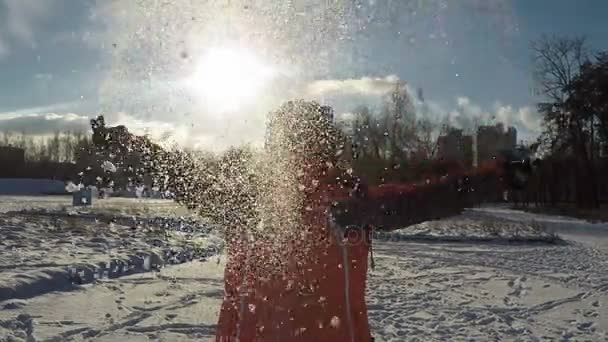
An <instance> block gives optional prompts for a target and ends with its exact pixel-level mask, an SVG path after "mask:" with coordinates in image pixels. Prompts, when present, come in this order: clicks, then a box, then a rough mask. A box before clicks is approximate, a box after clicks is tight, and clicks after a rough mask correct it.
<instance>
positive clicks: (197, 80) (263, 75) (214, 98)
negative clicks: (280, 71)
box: [188, 46, 274, 112]
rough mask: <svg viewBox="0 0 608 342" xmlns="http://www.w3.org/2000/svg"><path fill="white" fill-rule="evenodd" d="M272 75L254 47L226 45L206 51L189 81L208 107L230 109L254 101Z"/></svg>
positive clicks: (235, 108)
mask: <svg viewBox="0 0 608 342" xmlns="http://www.w3.org/2000/svg"><path fill="white" fill-rule="evenodd" d="M273 75H274V70H273V68H272V67H270V66H269V65H268V64H266V63H264V62H263V61H262V60H261V59H260V58H259V57H258V56H256V55H255V54H254V53H253V52H252V51H251V50H249V49H246V48H243V47H235V46H224V47H214V48H210V49H208V50H207V51H206V53H205V54H204V55H203V56H202V58H201V59H200V60H199V61H198V63H197V65H196V69H195V71H194V73H193V74H192V76H191V77H190V79H189V82H188V83H189V84H190V88H191V89H192V90H193V91H194V92H195V94H196V95H197V97H199V99H200V100H201V101H202V102H203V103H204V104H206V105H207V106H208V107H209V109H211V110H215V111H219V112H229V111H235V110H238V109H239V108H241V107H242V106H244V105H246V104H248V103H251V102H253V101H255V99H256V97H257V96H259V95H260V93H261V91H262V90H263V89H264V87H265V86H267V85H268V82H269V81H270V80H271V79H272V77H273Z"/></svg>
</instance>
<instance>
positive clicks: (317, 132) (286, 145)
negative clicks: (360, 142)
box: [265, 100, 344, 168]
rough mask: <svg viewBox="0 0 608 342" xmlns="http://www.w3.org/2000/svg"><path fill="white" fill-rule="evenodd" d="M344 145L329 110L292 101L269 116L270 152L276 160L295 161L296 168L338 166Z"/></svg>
mask: <svg viewBox="0 0 608 342" xmlns="http://www.w3.org/2000/svg"><path fill="white" fill-rule="evenodd" d="M343 145H344V139H343V137H342V135H341V132H340V131H339V130H338V129H337V128H336V126H335V124H334V123H333V120H332V117H331V109H329V107H324V106H321V105H319V104H318V103H316V102H307V101H302V100H299V101H289V102H287V103H285V104H284V105H282V106H281V107H280V108H279V109H278V110H276V111H274V112H272V113H270V115H269V118H268V125H267V128H266V146H265V149H266V151H267V152H268V153H269V154H270V155H271V156H273V158H275V159H285V160H289V161H291V162H292V163H294V164H295V165H293V166H294V167H296V168H300V167H307V166H313V167H324V166H327V165H328V164H335V163H336V161H337V160H338V158H339V156H340V153H341V151H342V149H343Z"/></svg>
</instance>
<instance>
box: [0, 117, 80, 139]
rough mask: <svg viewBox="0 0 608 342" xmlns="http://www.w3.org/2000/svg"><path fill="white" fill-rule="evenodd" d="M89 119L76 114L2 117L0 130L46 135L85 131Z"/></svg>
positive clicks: (0, 118)
mask: <svg viewBox="0 0 608 342" xmlns="http://www.w3.org/2000/svg"><path fill="white" fill-rule="evenodd" d="M88 127H89V118H88V117H86V116H82V115H78V114H75V113H61V114H60V113H43V114H41V113H30V114H19V115H13V116H6V117H4V116H2V115H0V130H2V131H12V132H26V133H29V134H35V135H46V134H51V133H53V132H57V131H59V132H65V131H84V130H87V129H88Z"/></svg>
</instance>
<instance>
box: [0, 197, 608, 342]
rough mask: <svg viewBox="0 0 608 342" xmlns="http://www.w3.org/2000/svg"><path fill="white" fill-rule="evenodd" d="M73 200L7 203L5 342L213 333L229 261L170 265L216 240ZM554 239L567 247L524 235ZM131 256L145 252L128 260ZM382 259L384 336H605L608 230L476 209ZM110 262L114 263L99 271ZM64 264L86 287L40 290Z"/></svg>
mask: <svg viewBox="0 0 608 342" xmlns="http://www.w3.org/2000/svg"><path fill="white" fill-rule="evenodd" d="M69 202H70V199H69V198H68V197H27V198H26V197H0V203H1V204H0V205H1V206H2V207H3V210H2V211H4V212H7V211H12V210H21V209H24V208H27V209H30V211H27V212H20V213H9V214H6V213H5V214H2V217H1V219H0V228H2V231H1V232H0V234H2V236H3V239H2V242H1V244H0V256H2V258H1V259H0V297H1V296H5V298H3V299H2V300H0V341H22V340H23V341H26V340H29V341H83V340H94V341H150V340H152V341H207V340H213V338H212V336H213V335H214V326H215V323H216V320H217V314H218V309H219V305H220V302H221V298H222V278H223V264H224V261H225V260H224V259H223V258H222V257H221V256H219V255H213V256H207V257H205V256H192V255H191V257H190V258H189V259H188V260H193V261H189V262H183V261H186V260H182V262H183V263H181V262H175V265H168V263H166V262H165V261H164V260H165V259H166V258H167V255H166V253H165V252H166V249H167V248H166V247H169V248H170V249H175V248H178V247H181V248H186V247H188V246H192V245H194V246H195V247H198V248H199V249H200V248H202V249H203V250H205V251H208V250H207V249H206V248H208V247H214V248H215V247H218V245H219V244H220V243H221V241H218V239H217V236H212V234H211V233H209V231H208V230H207V231H205V230H204V229H203V231H204V234H206V235H205V236H196V234H193V233H192V232H189V231H188V229H184V226H185V227H186V228H187V227H188V225H187V224H186V225H184V224H183V222H181V223H179V221H178V226H179V227H181V228H180V229H171V232H172V233H171V234H170V236H169V237H165V238H160V237H154V238H152V237H151V236H152V235H154V234H156V233H157V230H155V228H154V227H155V224H156V226H158V223H154V222H157V221H145V220H140V219H141V218H142V217H143V218H146V217H147V218H157V217H160V216H163V215H166V216H172V217H175V216H176V215H184V211H183V209H181V208H177V207H175V205H173V204H171V203H170V202H165V201H154V200H152V201H138V200H134V199H130V200H124V199H121V200H118V199H112V200H110V201H108V202H103V203H102V202H98V203H97V204H96V205H95V206H94V207H92V208H87V209H83V210H79V211H74V210H73V208H70V207H69ZM40 209H44V211H41V210H40ZM133 216H135V217H136V218H137V219H135V221H133V222H135V223H133V222H130V221H129V220H128V218H129V217H133ZM112 217H118V218H119V219H115V220H113V221H112V220H110V218H112ZM95 218H97V219H95ZM70 220H72V223H71V224H65V225H64V224H63V223H59V224H57V222H63V221H66V222H67V221H70ZM138 220H139V221H138ZM137 222H139V226H137ZM146 222H147V223H146ZM150 222H152V223H150ZM162 222H164V223H163V224H165V226H170V227H173V228H175V226H176V223H175V222H174V221H162ZM167 222H169V223H167ZM186 222H190V223H192V221H186ZM134 227H136V228H134ZM100 231H103V232H104V233H103V236H99V235H100V234H99V232H100ZM127 231H128V232H127ZM11 232H12V233H11ZM514 232H515V233H514ZM59 233H61V234H63V236H62V237H57V234H59ZM553 233H557V234H559V235H560V236H561V237H562V238H564V240H565V241H566V242H565V243H546V241H545V240H543V239H540V240H539V241H536V242H534V243H524V242H522V241H524V240H525V238H526V237H538V236H541V237H551V236H553ZM7 234H9V236H12V238H10V239H5V238H4V237H5V236H7ZM10 234H12V235H10ZM95 234H97V235H95ZM121 234H122V235H121ZM513 237H517V239H513ZM53 239H55V240H53ZM61 239H64V240H65V242H66V243H65V245H62V244H61V243H60V241H59V240H61ZM154 239H158V240H162V241H164V243H165V245H160V244H159V243H158V241H157V242H155V241H156V240H154ZM36 240H38V241H36ZM32 241H33V242H34V243H32ZM95 241H96V242H95ZM125 241H128V245H127V246H124V243H125ZM68 242H69V243H68ZM72 242H74V243H72ZM121 247H124V248H122V249H121ZM62 248H63V249H62ZM133 251H139V252H141V253H140V256H142V255H143V257H142V258H141V259H129V255H130V253H131V252H133ZM145 251H148V252H147V253H148V254H145V253H144V252H145ZM150 251H156V252H155V253H156V254H158V255H157V257H151V255H153V254H152V253H151V252H150ZM163 253H165V254H163ZM156 254H154V255H156ZM146 256H147V257H148V258H147V259H146ZM374 257H375V262H376V267H375V269H374V270H372V271H370V274H369V282H368V294H367V296H368V298H367V301H368V306H369V311H370V313H369V314H370V323H371V325H372V329H373V334H374V336H375V337H376V340H377V341H410V340H411V341H435V340H439V341H445V340H456V341H460V340H475V341H488V340H489V341H494V340H512V341H542V340H571V341H605V340H607V339H608V337H607V335H606V334H607V332H608V225H606V224H604V225H600V224H589V223H586V222H584V221H580V220H573V219H566V218H560V217H551V216H542V215H535V214H530V213H523V212H518V211H513V210H509V209H506V208H499V207H488V208H480V209H473V210H469V211H466V212H465V213H464V214H463V215H461V216H459V217H455V218H451V219H448V220H441V221H437V222H429V223H425V224H423V225H418V226H415V227H410V228H407V229H403V230H400V231H397V232H395V233H391V234H390V236H389V235H385V236H382V240H376V241H375V243H374ZM104 258H105V259H106V261H109V260H114V263H112V264H111V265H107V267H105V268H104V267H103V261H102V260H104ZM115 260H122V261H124V262H125V263H120V262H116V261H115ZM129 260H131V261H132V262H131V263H130V264H128V261H129ZM138 260H139V261H138ZM157 263H161V264H165V265H166V266H167V267H156V266H155V264H157ZM69 265H80V266H79V267H81V269H80V272H82V277H80V278H77V279H79V280H81V283H80V284H77V285H73V284H71V283H70V284H67V285H69V286H67V285H66V286H65V287H64V288H58V289H57V290H61V291H53V292H49V291H46V290H45V289H44V286H47V285H49V283H50V282H51V281H52V280H53V279H55V280H57V279H61V277H59V278H58V277H57V273H53V272H59V274H60V275H62V274H63V275H65V274H66V273H65V271H64V270H65V269H66V266H69ZM82 265H84V266H82ZM87 265H88V266H87ZM127 266H128V267H127ZM121 267H122V271H121ZM68 268H69V267H68ZM51 270H54V271H51ZM61 272H64V273H61ZM104 272H105V273H104ZM121 272H122V273H121ZM95 274H97V275H99V274H101V276H95ZM68 276H69V277H70V278H68V279H69V280H70V281H71V282H73V281H74V277H73V274H69V273H68ZM89 278H90V281H89V280H87V279H89ZM35 279H38V283H37V284H38V286H33V287H31V288H30V289H29V290H28V291H25V292H18V291H17V292H13V297H20V298H11V293H10V292H9V293H8V294H7V292H6V289H9V290H10V289H12V290H15V288H18V287H23V284H32V283H35V281H34V280H35ZM40 279H42V280H40ZM2 284H4V285H5V286H4V289H5V291H4V292H3V290H2V289H3V287H2ZM3 293H4V294H3ZM15 293H18V294H20V296H15V295H14V294H15Z"/></svg>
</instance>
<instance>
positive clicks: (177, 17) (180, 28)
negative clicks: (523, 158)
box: [0, 0, 608, 146]
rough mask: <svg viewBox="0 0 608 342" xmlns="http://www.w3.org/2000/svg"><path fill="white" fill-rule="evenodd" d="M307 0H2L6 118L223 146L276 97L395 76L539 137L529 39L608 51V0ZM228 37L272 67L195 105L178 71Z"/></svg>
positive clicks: (333, 91) (341, 90) (375, 92)
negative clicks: (107, 127)
mask: <svg viewBox="0 0 608 342" xmlns="http://www.w3.org/2000/svg"><path fill="white" fill-rule="evenodd" d="M313 2H314V3H316V4H313V5H310V3H311V2H310V1H293V2H292V5H291V7H290V6H289V5H286V4H287V2H283V1H280V2H278V1H277V2H275V1H270V0H268V1H264V0H258V1H236V0H232V1H216V2H214V4H213V5H193V4H191V2H190V1H174V2H171V1H167V2H165V3H161V2H156V4H152V3H153V2H151V1H150V2H143V3H144V5H137V4H135V2H129V1H111V0H108V1H101V0H99V1H95V0H82V1H70V0H45V1H36V0H0V76H1V77H0V129H7V128H10V129H19V130H20V129H27V130H30V131H32V132H36V133H45V132H47V131H49V130H53V129H57V127H65V129H72V128H76V127H80V126H83V125H86V123H87V120H86V118H88V117H91V116H93V115H96V114H105V115H106V116H107V117H108V118H109V119H110V120H109V121H110V122H117V123H125V124H128V125H129V127H130V128H132V129H134V130H138V129H145V130H147V131H153V132H157V133H160V132H164V131H166V130H169V131H172V133H173V135H174V136H175V137H176V138H179V139H178V140H180V141H181V142H183V143H186V144H193V145H201V146H203V145H228V144H233V143H240V142H249V141H255V140H259V138H260V137H261V136H262V132H263V121H264V115H263V114H264V113H265V112H266V111H268V110H269V109H271V108H273V107H274V106H276V105H277V103H279V102H280V101H281V100H284V99H287V98H291V97H311V98H317V99H319V100H323V101H325V102H327V103H329V104H331V105H333V106H334V107H335V108H336V110H337V111H338V112H349V111H351V110H352V109H353V108H354V107H355V106H356V105H358V104H364V103H370V104H375V103H378V101H379V99H380V98H381V97H382V92H383V91H385V90H386V89H387V86H388V84H390V83H391V82H394V80H396V79H399V80H401V81H404V82H407V84H408V86H409V87H410V89H412V90H415V89H417V88H422V89H423V90H424V95H425V98H426V101H427V103H428V105H429V107H430V108H431V110H432V111H433V115H436V116H442V115H445V116H450V117H452V118H454V120H455V122H461V121H462V119H463V118H467V117H470V116H483V117H492V118H497V120H499V121H504V122H506V123H509V124H513V125H515V126H516V127H517V128H518V130H519V131H520V132H522V134H523V136H524V137H526V138H531V137H533V136H534V135H535V134H536V132H537V131H538V129H539V128H540V126H539V120H538V116H537V115H536V113H535V110H534V104H535V102H536V101H537V100H538V99H537V98H536V97H534V95H533V93H532V89H533V82H532V78H531V70H532V66H531V64H530V61H531V59H530V51H529V43H530V41H531V40H533V39H537V38H539V37H540V36H541V35H542V34H558V35H586V36H587V38H588V42H589V46H590V47H591V48H593V49H596V50H602V49H608V39H606V38H605V37H608V22H607V21H606V20H605V17H604V16H603V14H605V13H608V2H607V1H604V0H588V1H567V0H547V1H540V0H538V1H526V0H516V1H506V0H487V1H485V0H462V1H446V0H429V1H422V0H411V1H406V0H403V1H396V0H395V1H390V0H385V1H381V0H361V1H357V0H354V1H353V0H343V1H336V2H335V4H332V5H330V6H329V7H327V5H326V2H325V1H322V0H318V1H313ZM146 3H148V4H146ZM226 42H229V43H230V44H231V46H239V47H243V46H244V47H246V49H248V50H250V51H253V52H254V53H255V54H256V55H257V56H258V57H259V60H261V61H262V62H263V63H264V64H265V65H269V66H272V67H273V68H275V69H276V70H277V74H276V75H275V77H274V78H273V79H271V80H269V81H268V82H266V83H265V84H264V85H263V89H259V90H258V91H259V97H258V98H259V101H254V102H251V101H250V102H248V103H246V104H243V106H241V107H239V108H238V110H234V111H235V112H225V111H222V112H220V111H218V109H217V108H210V107H209V106H205V105H204V104H201V103H200V102H201V101H199V100H200V99H198V97H200V94H198V93H196V92H192V91H189V90H188V89H185V88H183V82H182V81H183V80H184V79H187V78H188V77H190V76H189V75H191V74H192V73H193V72H194V70H196V68H197V63H199V64H200V63H201V62H200V61H201V56H203V55H204V54H205V53H206V51H208V50H209V49H212V48H213V47H218V46H219V47H221V46H222V45H223V44H225V43H226ZM239 51H240V50H239ZM245 72H246V70H245ZM190 90H191V89H190ZM3 126H4V127H3Z"/></svg>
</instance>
